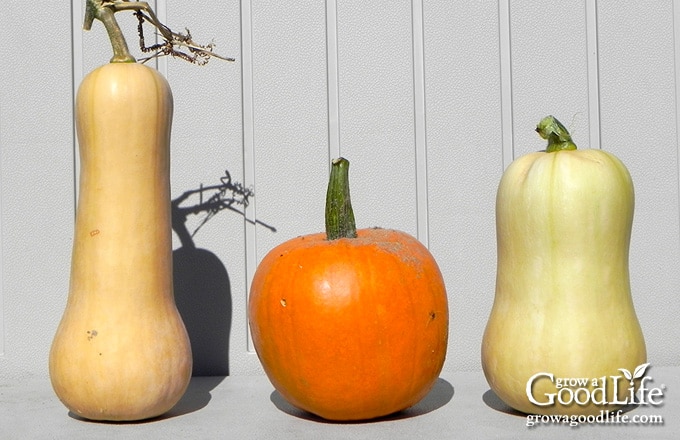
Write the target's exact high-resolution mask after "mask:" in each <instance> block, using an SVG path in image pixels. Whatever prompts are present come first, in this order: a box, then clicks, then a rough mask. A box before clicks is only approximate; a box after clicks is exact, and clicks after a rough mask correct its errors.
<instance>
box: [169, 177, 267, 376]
mask: <svg viewBox="0 0 680 440" xmlns="http://www.w3.org/2000/svg"><path fill="white" fill-rule="evenodd" d="M206 193H207V194H209V197H208V198H204V195H205V194H206ZM253 195H254V194H253V192H252V190H250V189H246V188H244V187H243V186H242V185H241V184H240V183H233V182H232V181H231V176H230V175H229V172H228V171H227V172H225V176H223V177H222V178H221V179H220V184H218V185H214V186H207V187H204V186H202V185H201V186H200V188H198V189H194V190H189V191H186V192H184V193H183V194H182V195H180V196H179V197H177V198H176V199H174V200H173V201H172V205H171V206H172V229H173V230H174V231H175V233H176V234H177V236H178V237H179V240H180V243H181V246H180V247H179V248H178V249H175V250H174V251H173V282H174V290H175V302H176V303H177V308H178V309H179V312H180V314H181V316H182V320H183V321H184V325H185V326H186V328H187V332H188V333H189V339H190V341H191V350H192V352H193V361H194V367H193V376H228V375H229V336H230V332H231V323H232V296H231V284H230V281H229V273H228V272H227V268H226V267H225V266H224V263H222V261H221V260H220V259H219V258H218V257H217V255H215V254H214V253H213V252H211V251H210V250H208V249H200V248H197V247H196V245H195V243H194V239H193V237H194V235H195V234H196V233H197V232H198V231H199V230H200V228H201V227H202V226H203V225H204V224H205V223H206V222H207V221H208V220H210V219H211V218H212V217H214V216H215V215H216V214H218V213H219V212H221V211H222V210H225V209H228V210H230V211H233V212H236V213H238V214H239V215H244V212H243V211H242V210H240V209H239V207H244V208H245V207H246V206H248V199H249V198H250V197H252V196H253ZM192 196H198V203H196V204H194V205H190V206H181V205H182V203H184V202H186V201H187V200H188V199H189V198H191V197H192ZM189 215H204V217H203V219H202V221H201V222H200V224H199V226H198V227H197V228H196V229H195V230H194V231H193V232H192V233H190V232H189V230H188V228H187V225H186V222H187V218H188V217H189ZM254 223H257V224H261V225H263V226H265V227H267V228H268V229H270V230H271V231H273V232H276V229H275V228H273V227H271V226H269V225H266V224H264V223H261V222H257V221H256V222H254Z"/></svg>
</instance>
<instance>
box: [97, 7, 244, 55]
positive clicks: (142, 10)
mask: <svg viewBox="0 0 680 440" xmlns="http://www.w3.org/2000/svg"><path fill="white" fill-rule="evenodd" d="M86 1H87V7H86V10H85V24H84V28H85V29H86V30H88V29H90V27H91V26H92V22H93V21H94V19H95V18H96V19H98V20H100V21H102V22H103V23H104V26H106V28H107V31H108V32H109V36H110V37H112V43H114V40H119V41H117V42H115V43H114V60H117V61H121V60H122V61H124V62H126V61H128V60H130V58H132V56H131V55H130V54H129V51H128V50H127V47H126V45H125V43H124V39H123V38H122V34H121V32H120V28H119V27H118V24H117V23H116V21H115V19H114V18H113V14H115V13H116V12H120V11H134V15H135V16H136V17H137V20H138V25H137V31H138V33H139V47H140V49H141V50H142V52H144V53H152V55H150V56H148V57H146V58H141V59H140V60H139V61H140V62H142V63H144V62H146V61H148V60H150V59H153V58H156V57H160V56H165V55H171V56H173V57H177V58H181V59H183V60H185V61H188V62H190V63H192V64H198V65H204V64H206V63H207V62H208V61H209V60H210V58H212V57H214V58H219V59H222V60H225V61H234V58H230V57H223V56H220V55H218V54H216V53H214V52H213V49H214V47H215V44H214V43H212V42H211V43H209V44H207V45H200V44H198V43H196V42H194V41H193V39H192V37H191V33H190V32H189V30H188V29H186V34H182V33H179V32H175V31H173V30H172V29H170V28H169V27H168V26H166V25H165V24H163V23H161V21H160V20H158V17H156V13H155V12H154V10H153V9H152V8H151V6H149V4H148V3H147V2H135V1H130V0H86ZM144 23H149V24H151V25H152V26H154V27H155V28H156V29H157V30H158V33H159V36H160V37H161V38H162V39H163V41H162V42H161V43H157V44H153V45H151V46H149V47H147V46H146V43H145V41H144ZM132 59H133V60H134V58H132Z"/></svg>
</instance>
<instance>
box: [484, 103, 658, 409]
mask: <svg viewBox="0 0 680 440" xmlns="http://www.w3.org/2000/svg"><path fill="white" fill-rule="evenodd" d="M537 131H538V132H539V134H540V135H541V136H542V137H543V138H544V139H547V140H548V148H547V150H546V151H542V152H535V153H530V154H527V155H525V156H523V157H520V158H519V159H517V160H515V161H514V162H513V163H512V164H511V165H510V166H509V167H508V168H507V170H506V171H505V173H504V174H503V177H502V179H501V181H500V184H499V187H498V193H497V198H496V232H497V250H498V266H497V276H496V293H495V298H494V303H493V307H492V310H491V314H490V317H489V321H488V323H487V326H486V330H485V333H484V335H483V342H482V366H483V370H484V374H485V376H486V379H487V381H488V383H489V385H490V387H491V389H492V390H493V391H494V392H495V393H496V394H497V395H498V397H500V399H502V400H503V401H504V402H505V403H506V404H508V405H509V406H511V407H512V408H514V409H516V410H519V411H522V412H525V413H536V414H599V412H600V410H606V411H608V410H612V409H615V408H618V407H620V406H622V404H623V403H625V401H626V399H627V396H628V395H629V394H630V390H629V389H628V381H627V380H625V379H624V378H623V377H622V375H621V372H620V371H619V369H622V368H625V369H627V370H629V371H634V369H635V368H636V367H637V366H640V365H642V364H643V363H644V362H645V361H646V349H645V342H644V338H643V335H642V331H641V328H640V324H639V322H638V319H637V316H636V314H635V310H634V307H633V301H632V297H631V290H630V281H629V262H628V257H629V247H630V238H631V229H632V222H633V211H634V191H633V183H632V179H631V176H630V174H629V172H628V170H627V169H626V167H625V166H624V164H623V163H622V162H621V161H620V160H619V159H617V158H616V157H615V156H614V155H613V154H611V153H608V152H606V151H603V150H599V149H588V150H577V149H576V145H575V144H574V143H573V141H572V140H571V136H570V135H569V133H568V131H567V130H566V129H565V128H564V126H562V124H560V123H559V121H557V120H556V119H555V118H553V117H552V116H549V117H546V118H544V119H543V120H542V121H541V123H539V125H538V128H537ZM538 373H548V374H551V375H552V379H550V377H549V376H547V375H540V376H536V377H534V378H533V379H532V377H533V376H534V375H536V374H538ZM565 378H570V379H571V378H583V379H588V383H587V386H586V385H584V383H585V382H580V383H579V384H578V385H576V382H575V381H570V382H568V383H567V384H568V387H566V388H567V389H565V387H564V386H560V384H559V383H558V379H565ZM592 379H596V381H593V380H592ZM619 379H621V380H619ZM562 385H563V384H562ZM615 391H616V392H615ZM551 401H552V403H551ZM536 402H538V403H539V404H538V405H537V404H536ZM628 403H630V400H628Z"/></svg>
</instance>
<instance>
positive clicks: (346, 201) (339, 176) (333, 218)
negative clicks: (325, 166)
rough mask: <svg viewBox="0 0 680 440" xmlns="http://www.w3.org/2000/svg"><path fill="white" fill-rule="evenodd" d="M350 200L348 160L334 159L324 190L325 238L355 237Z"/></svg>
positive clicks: (355, 230)
mask: <svg viewBox="0 0 680 440" xmlns="http://www.w3.org/2000/svg"><path fill="white" fill-rule="evenodd" d="M356 236H357V227H356V223H355V221H354V211H353V210H352V201H351V200H350V196H349V161H348V160H347V159H345V158H342V157H340V158H338V159H334V160H333V162H332V163H331V175H330V178H329V181H328V191H327V192H326V238H327V239H328V240H337V239H339V238H356Z"/></svg>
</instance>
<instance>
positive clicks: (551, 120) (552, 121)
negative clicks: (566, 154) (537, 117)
mask: <svg viewBox="0 0 680 440" xmlns="http://www.w3.org/2000/svg"><path fill="white" fill-rule="evenodd" d="M536 132H538V134H539V135H540V136H541V137H542V138H543V139H546V140H547V141H548V146H547V147H546V149H545V151H546V152H548V153H554V152H556V151H562V150H576V144H575V143H574V142H573V141H572V140H571V135H570V134H569V131H568V130H567V129H566V127H565V126H564V125H562V123H561V122H560V121H558V120H557V119H556V118H555V117H554V116H546V117H545V118H543V119H541V122H539V123H538V125H537V126H536Z"/></svg>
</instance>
